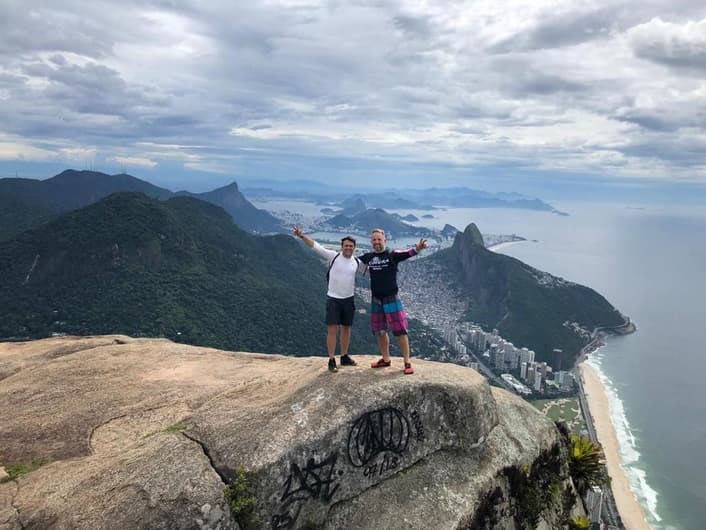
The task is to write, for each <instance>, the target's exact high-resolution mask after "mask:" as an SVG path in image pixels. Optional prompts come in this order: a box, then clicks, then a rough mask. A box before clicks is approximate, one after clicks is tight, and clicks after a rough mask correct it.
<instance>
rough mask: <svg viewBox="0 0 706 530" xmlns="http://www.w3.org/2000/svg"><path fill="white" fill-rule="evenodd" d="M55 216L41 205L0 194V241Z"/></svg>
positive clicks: (8, 194)
mask: <svg viewBox="0 0 706 530" xmlns="http://www.w3.org/2000/svg"><path fill="white" fill-rule="evenodd" d="M53 217H56V214H55V213H54V212H52V210H51V209H50V208H48V207H47V206H45V205H43V204H38V203H33V202H30V201H26V200H23V199H20V198H18V197H16V196H15V195H12V194H10V193H3V192H0V241H4V240H6V239H10V238H11V237H13V236H15V235H17V234H19V233H20V232H23V231H24V230H27V229H28V228H31V227H33V226H37V225H40V224H42V223H46V222H47V221H49V220H50V219H52V218H53Z"/></svg>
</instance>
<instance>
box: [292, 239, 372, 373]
mask: <svg viewBox="0 0 706 530" xmlns="http://www.w3.org/2000/svg"><path fill="white" fill-rule="evenodd" d="M294 235H295V236H297V237H298V238H300V239H301V240H302V241H304V243H306V245H307V246H308V247H309V248H311V249H313V250H314V252H316V253H317V254H319V255H320V256H321V257H323V258H325V259H326V262H327V264H328V274H327V279H328V292H327V293H326V326H327V332H326V348H327V349H328V369H329V370H330V371H331V372H337V371H338V368H336V335H337V334H338V330H339V329H340V330H341V334H340V335H341V337H340V341H341V366H355V364H356V362H355V361H354V360H353V359H351V356H350V355H348V346H349V344H350V342H351V326H352V325H353V315H354V314H355V304H354V298H355V297H354V289H355V274H356V272H364V271H365V265H363V263H361V262H360V260H358V258H356V257H354V256H353V252H354V251H355V239H353V238H352V237H350V236H346V237H344V238H343V239H341V250H340V251H339V252H336V251H335V250H329V249H327V248H324V247H322V246H321V245H319V244H318V243H317V242H316V241H314V240H313V239H311V238H310V237H307V236H305V235H304V232H302V230H301V228H299V227H298V226H295V227H294Z"/></svg>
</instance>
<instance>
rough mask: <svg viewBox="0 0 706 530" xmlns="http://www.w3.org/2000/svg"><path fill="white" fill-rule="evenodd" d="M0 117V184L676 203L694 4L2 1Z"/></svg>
mask: <svg viewBox="0 0 706 530" xmlns="http://www.w3.org/2000/svg"><path fill="white" fill-rule="evenodd" d="M0 116H2V120H0V176H2V177H14V176H20V177H29V178H47V177H50V176H52V175H54V174H56V173H58V172H60V171H61V170H63V169H66V168H76V169H95V170H98V171H104V172H106V173H119V172H123V171H124V172H127V173H130V174H132V175H135V176H138V177H140V178H144V179H146V180H149V181H151V182H154V183H156V184H159V185H163V186H166V187H169V188H171V189H177V188H186V189H191V190H193V191H203V190H204V189H210V188H212V187H214V186H216V185H223V184H226V183H229V182H232V181H234V180H235V181H238V182H245V183H247V182H250V183H252V182H257V181H258V179H268V180H274V181H278V180H290V179H291V180H293V179H309V180H314V181H320V182H322V183H329V184H331V183H337V184H346V185H348V186H353V187H395V186H410V187H424V186H429V185H437V186H457V185H467V186H469V187H476V188H480V189H487V190H489V191H519V192H534V194H535V195H542V194H543V193H544V194H545V195H547V194H548V195H549V196H551V195H552V194H555V195H556V194H557V193H559V192H560V191H561V190H566V191H567V192H568V190H574V192H575V193H578V194H581V193H584V192H585V193H599V191H597V190H633V191H635V192H637V193H639V192H641V191H646V192H651V193H661V190H673V189H681V190H682V193H685V192H684V190H687V192H686V193H687V194H688V192H689V191H688V190H692V189H694V190H703V189H706V156H705V155H706V3H704V2H696V1H685V0H669V1H667V0H634V1H632V0H631V1H615V0H606V1H581V0H569V1H562V0H551V1H545V0H533V1H532V2H526V1H509V0H487V1H486V0H479V1H454V0H449V1H445V2H437V1H395V0H389V1H388V0H368V1H355V0H354V1H351V0H345V1H343V0H342V1H337V0H336V1H325V2H314V1H308V0H283V1H269V0H268V1H259V2H258V1H254V0H249V1H244V2H240V1H233V0H224V1H218V0H209V1H208V2H202V1H197V0H193V1H191V0H183V1H180V0H163V1H151V2H150V1H133V0H123V1H122V2H112V1H109V2H108V1H102V0H92V1H90V2H89V1H78V0H53V1H47V2H39V1H31V0H30V1H26V0H21V1H18V0H0ZM582 190H583V191H582ZM591 190H592V191H591Z"/></svg>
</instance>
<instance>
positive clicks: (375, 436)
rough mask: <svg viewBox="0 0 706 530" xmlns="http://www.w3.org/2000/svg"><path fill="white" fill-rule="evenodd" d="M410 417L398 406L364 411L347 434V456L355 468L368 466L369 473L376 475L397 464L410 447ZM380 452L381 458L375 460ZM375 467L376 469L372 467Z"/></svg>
mask: <svg viewBox="0 0 706 530" xmlns="http://www.w3.org/2000/svg"><path fill="white" fill-rule="evenodd" d="M408 442H409V420H408V419H407V416H405V415H404V414H403V413H402V411H401V410H399V409H396V408H392V407H390V408H384V409H378V410H374V411H371V412H366V413H365V414H363V415H362V416H361V417H360V418H358V420H356V422H355V423H354V424H353V428H352V429H351V431H350V433H349V434H348V459H349V460H350V463H351V464H352V465H353V466H355V467H365V471H364V473H365V475H366V476H371V477H373V476H375V475H379V474H381V473H382V472H383V471H382V470H383V469H384V471H387V470H390V469H394V468H396V467H397V464H398V461H399V458H398V456H396V455H401V454H402V453H404V452H405V451H406V450H407V444H408ZM380 454H383V458H382V461H380V462H373V460H374V459H376V457H377V456H378V455H380ZM372 467H375V469H372Z"/></svg>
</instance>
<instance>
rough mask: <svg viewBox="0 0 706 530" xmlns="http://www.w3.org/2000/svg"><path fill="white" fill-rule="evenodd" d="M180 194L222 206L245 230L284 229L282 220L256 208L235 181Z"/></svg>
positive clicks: (276, 230)
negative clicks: (210, 189)
mask: <svg viewBox="0 0 706 530" xmlns="http://www.w3.org/2000/svg"><path fill="white" fill-rule="evenodd" d="M178 194H179V195H188V196H191V197H195V198H197V199H201V200H202V201H206V202H210V203H211V204H215V205H217V206H220V207H221V208H223V209H224V210H225V211H226V212H228V213H229V214H230V215H231V217H233V220H234V221H235V223H236V224H237V225H238V226H239V227H240V228H242V229H243V230H248V231H250V232H260V233H268V232H281V231H282V222H281V221H280V220H279V219H277V218H276V217H274V216H273V215H271V214H270V213H269V212H266V211H265V210H260V209H259V208H255V206H253V205H252V203H250V201H248V200H247V199H246V198H245V196H244V195H243V194H242V193H241V192H240V190H238V185H237V184H236V183H235V182H233V183H231V184H228V185H227V186H223V187H222V188H218V189H215V190H213V191H208V192H206V193H189V192H179V193H178Z"/></svg>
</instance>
